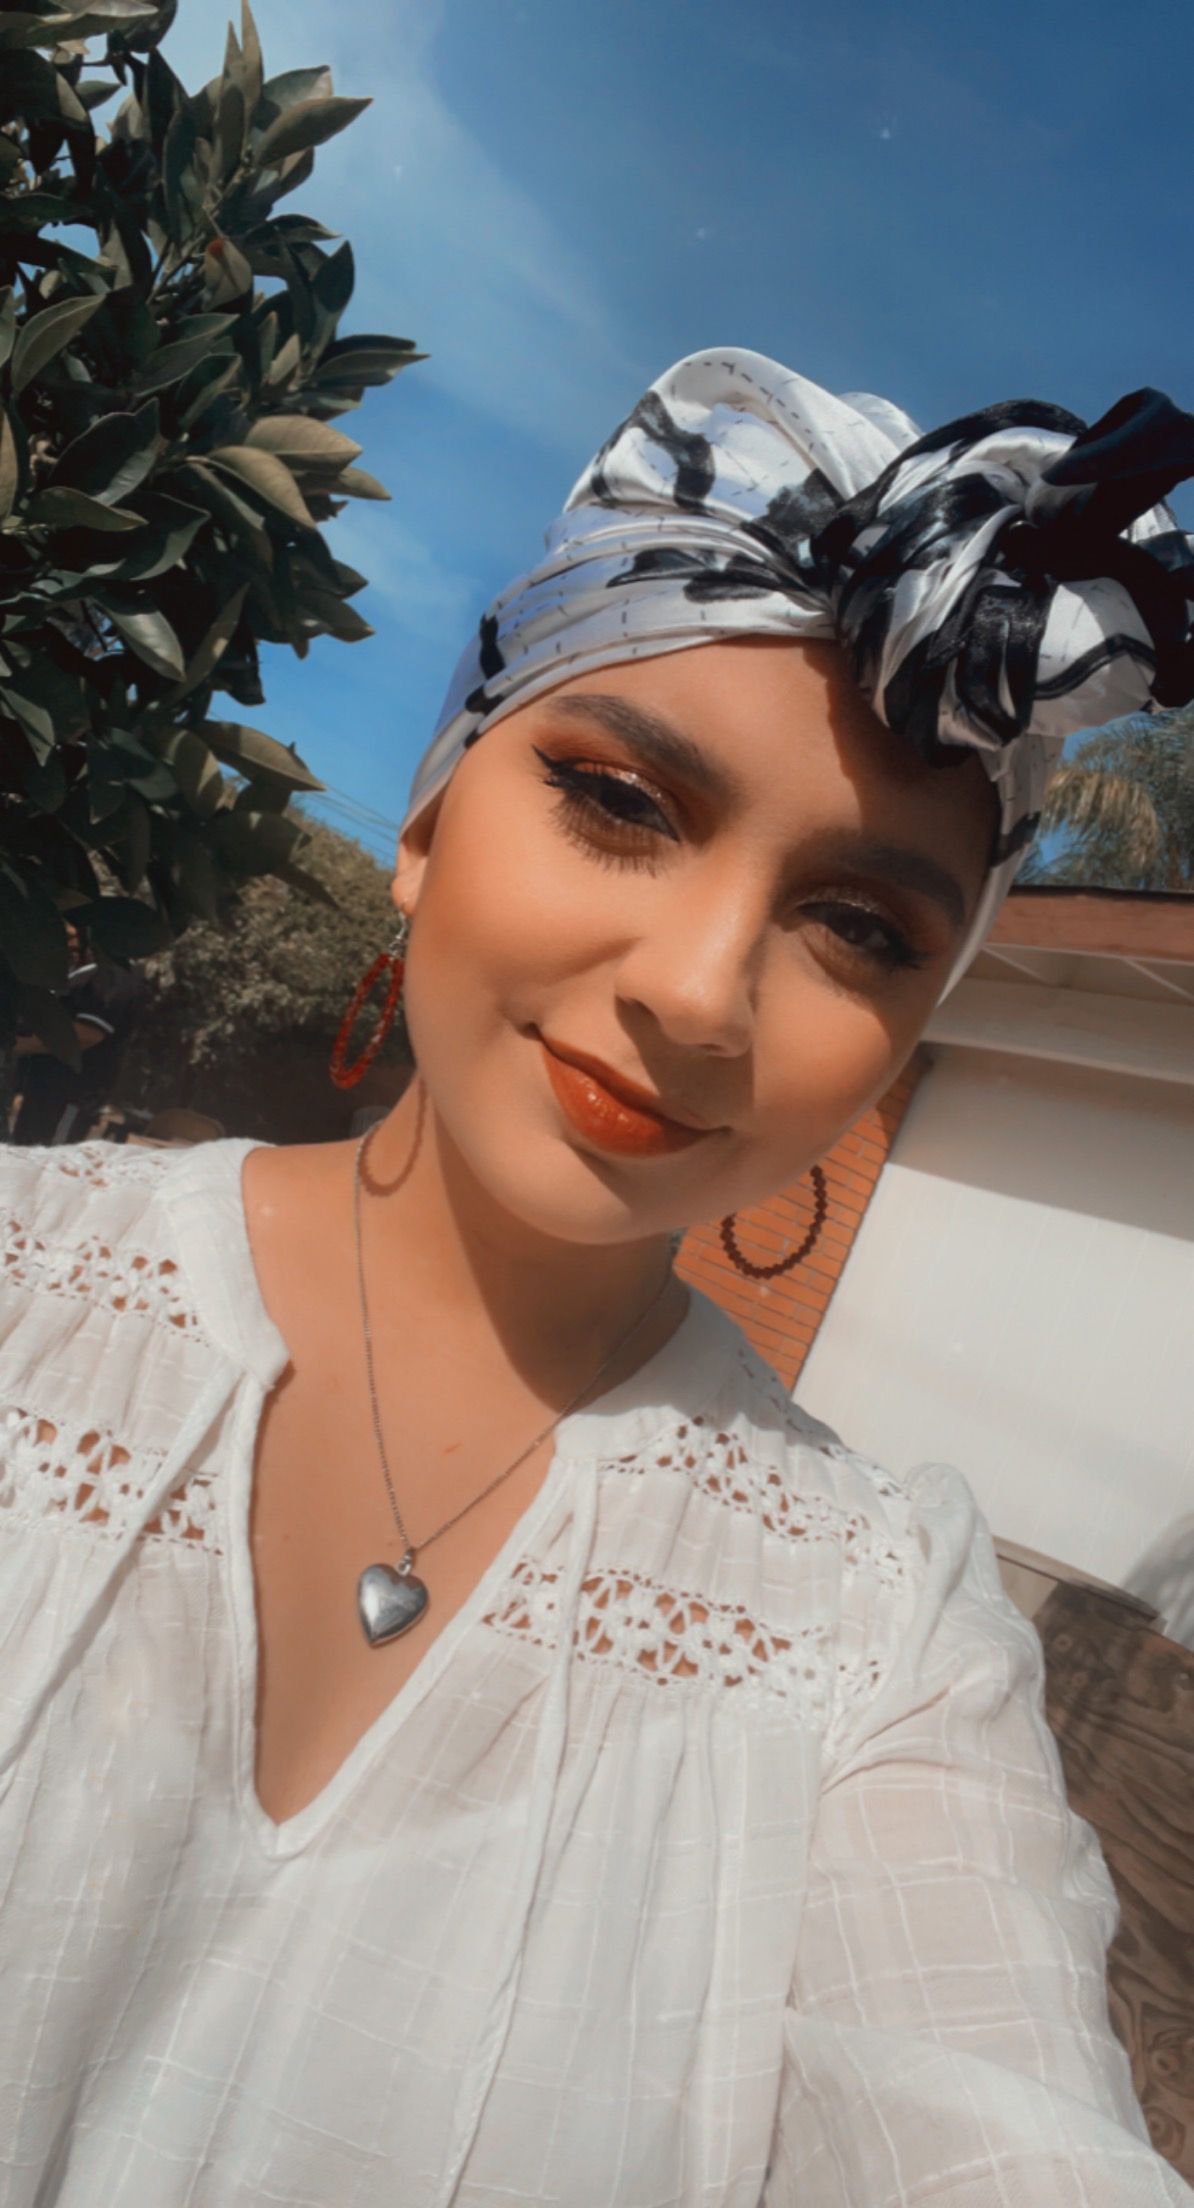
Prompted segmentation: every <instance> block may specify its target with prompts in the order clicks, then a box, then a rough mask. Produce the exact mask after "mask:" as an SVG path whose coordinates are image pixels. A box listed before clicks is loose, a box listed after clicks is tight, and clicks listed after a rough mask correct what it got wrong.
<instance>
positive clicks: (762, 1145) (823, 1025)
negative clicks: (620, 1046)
mask: <svg viewBox="0 0 1194 2208" xmlns="http://www.w3.org/2000/svg"><path fill="white" fill-rule="evenodd" d="M920 1024H921V1023H920V1019H919V1017H917V1016H913V1015H911V1014H910V1015H909V1016H907V1017H905V1018H903V1019H901V1020H899V1021H898V1022H897V1021H894V1020H893V1019H892V1018H891V1017H890V1016H887V1017H882V1018H881V1017H880V1016H879V1015H878V1014H877V1013H876V1012H875V1010H874V1009H873V1008H871V1007H868V1006H866V1005H863V1004H860V1003H859V1002H858V1001H857V1000H854V999H850V998H848V997H845V996H835V995H832V994H830V993H827V992H826V991H824V990H818V991H817V992H816V993H815V996H814V997H811V998H810V999H809V1000H808V1001H807V1002H805V1003H803V1004H801V1005H799V1006H797V1005H795V1004H792V1003H791V1002H789V1004H788V1006H787V1008H786V1015H785V1017H784V1019H783V1020H782V1022H781V1021H779V1020H778V1019H777V1021H776V1023H775V1029H774V1030H773V1032H772V1033H771V1034H770V1035H769V1036H768V1037H767V1038H766V1039H762V1038H761V1040H762V1043H763V1047H761V1048H760V1049H759V1051H758V1053H757V1056H756V1066H757V1068H758V1086H757V1089H756V1098H755V1101H756V1110H755V1114H754V1126H753V1133H754V1141H753V1143H752V1145H751V1151H752V1155H751V1156H750V1158H749V1160H744V1161H743V1163H744V1168H745V1171H746V1174H747V1177H748V1178H749V1180H750V1182H751V1184H752V1190H753V1193H752V1196H751V1198H750V1199H749V1200H750V1201H760V1200H761V1199H762V1198H763V1197H765V1196H767V1195H771V1194H773V1193H774V1192H775V1191H776V1190H777V1189H779V1188H782V1187H784V1186H785V1185H788V1184H790V1183H791V1182H792V1181H793V1180H795V1179H797V1178H798V1177H799V1176H800V1174H801V1173H803V1172H805V1171H806V1170H807V1168H808V1166H809V1165H810V1164H812V1163H813V1162H815V1160H816V1159H818V1158H820V1157H823V1156H824V1154H825V1152H826V1151H827V1150H830V1149H832V1147H833V1145H834V1143H835V1142H837V1141H838V1139H839V1137H840V1136H841V1135H843V1134H844V1133H845V1132H846V1130H847V1129H848V1128H849V1127H851V1126H852V1125H853V1124H854V1122H855V1120H857V1119H858V1118H859V1117H860V1116H861V1114H862V1113H863V1112H864V1111H866V1110H867V1109H868V1107H869V1106H870V1105H871V1104H873V1103H874V1102H875V1101H876V1099H877V1098H878V1097H880V1096H882V1095H883V1093H884V1091H885V1090H886V1089H888V1088H889V1087H890V1086H891V1083H892V1082H893V1081H894V1080H895V1078H896V1076H897V1074H898V1073H899V1071H900V1069H901V1067H902V1066H903V1065H904V1063H905V1061H906V1059H907V1058H908V1056H909V1054H910V1052H911V1051H912V1050H913V1048H914V1047H915V1044H916V1040H917V1036H918V1034H919V1032H920Z"/></svg>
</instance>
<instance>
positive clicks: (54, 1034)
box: [0, 893, 83, 1073]
mask: <svg viewBox="0 0 1194 2208" xmlns="http://www.w3.org/2000/svg"><path fill="white" fill-rule="evenodd" d="M3 935H4V920H3V897H2V893H0V940H2V938H3ZM65 941H66V930H65V928H64V929H63V942H64V943H65ZM10 963H11V961H10ZM63 963H64V967H65V964H66V961H65V959H64V962H63ZM14 971H15V968H14ZM59 986H60V987H61V988H65V986H66V973H65V971H64V973H63V977H62V981H61V983H60V984H59ZM20 1026H21V1029H22V1031H23V1033H25V1034H26V1035H36V1037H37V1039H38V1042H39V1043H44V1044H45V1046H46V1049H47V1050H48V1051H49V1052H50V1055H51V1056H52V1057H54V1058H60V1059H61V1060H62V1062H63V1064H64V1065H67V1066H70V1067H71V1068H72V1069H73V1070H74V1072H75V1073H77V1072H78V1071H79V1068H80V1066H81V1065H82V1063H83V1052H82V1049H81V1047H80V1044H79V1038H78V1036H77V1035H76V1033H75V1023H74V1021H73V1020H72V1018H71V1016H70V1013H69V1012H68V1011H67V1010H66V1007H65V1006H64V1005H63V1003H62V1002H61V999H60V998H58V997H56V996H54V995H52V994H51V992H50V990H49V989H37V988H30V987H29V986H26V987H25V988H24V989H22V991H21V1005H20Z"/></svg>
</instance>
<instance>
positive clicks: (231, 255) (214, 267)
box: [203, 238, 253, 307]
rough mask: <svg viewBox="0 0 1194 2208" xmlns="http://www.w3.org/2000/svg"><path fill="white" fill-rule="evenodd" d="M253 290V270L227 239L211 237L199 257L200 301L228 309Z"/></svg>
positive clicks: (207, 304)
mask: <svg viewBox="0 0 1194 2208" xmlns="http://www.w3.org/2000/svg"><path fill="white" fill-rule="evenodd" d="M252 289H253V271H252V269H251V268H250V266H249V264H248V262H247V260H246V259H245V256H244V254H243V253H242V252H241V251H240V250H239V248H238V247H237V246H235V245H233V243H232V240H231V239H230V238H213V239H212V241H211V244H210V245H209V246H208V247H207V249H206V251H205V253H204V255H203V302H204V305H205V306H207V307H213V306H219V307H228V306H230V305H231V304H232V301H233V300H234V299H243V298H244V296H245V294H246V292H250V291H252Z"/></svg>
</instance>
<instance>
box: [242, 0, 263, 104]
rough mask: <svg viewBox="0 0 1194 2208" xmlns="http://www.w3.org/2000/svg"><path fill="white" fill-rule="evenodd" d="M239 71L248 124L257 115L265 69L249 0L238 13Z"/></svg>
mask: <svg viewBox="0 0 1194 2208" xmlns="http://www.w3.org/2000/svg"><path fill="white" fill-rule="evenodd" d="M240 43H241V69H242V74H243V77H244V95H245V113H246V115H247V116H248V119H249V121H250V123H251V122H252V120H253V117H254V116H255V115H256V113H257V103H258V101H259V100H260V98H261V93H262V88H263V86H264V83H265V69H264V67H263V64H262V59H261V40H260V39H259V38H258V36H257V25H256V24H255V22H254V21H253V11H252V9H251V8H250V6H249V0H241V11H240Z"/></svg>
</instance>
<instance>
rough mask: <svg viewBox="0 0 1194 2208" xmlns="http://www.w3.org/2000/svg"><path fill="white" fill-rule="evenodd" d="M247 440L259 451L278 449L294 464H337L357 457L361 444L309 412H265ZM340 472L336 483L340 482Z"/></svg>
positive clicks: (341, 464)
mask: <svg viewBox="0 0 1194 2208" xmlns="http://www.w3.org/2000/svg"><path fill="white" fill-rule="evenodd" d="M247 443H248V444H249V445H250V446H252V447H253V449H254V450H255V451H258V452H275V453H277V455H278V457H279V458H280V459H282V460H286V461H288V462H289V463H290V465H291V466H292V467H293V466H295V465H296V464H297V465H299V466H304V465H305V466H308V467H312V466H314V467H321V468H335V469H336V470H337V471H339V470H340V469H342V468H344V467H345V466H347V464H348V462H349V461H350V460H355V459H356V457H357V455H358V453H359V452H360V450H361V447H360V446H359V445H358V444H354V442H353V440H352V438H351V437H345V436H344V434H343V432H342V431H341V430H338V429H332V428H331V426H330V424H329V423H327V422H317V421H314V420H313V419H312V417H311V416H310V415H309V414H263V415H262V417H261V420H260V421H258V422H254V424H253V427H252V429H251V430H250V431H249V435H248V439H247ZM339 480H340V478H339V473H337V487H338V486H339Z"/></svg>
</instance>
